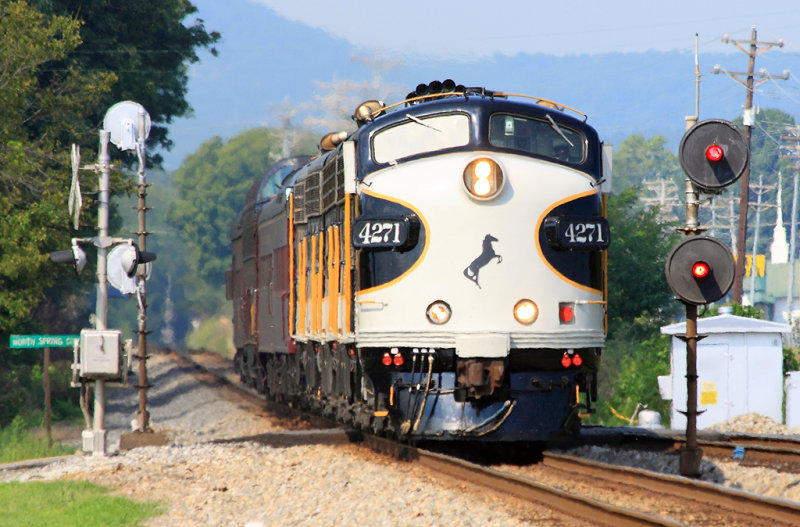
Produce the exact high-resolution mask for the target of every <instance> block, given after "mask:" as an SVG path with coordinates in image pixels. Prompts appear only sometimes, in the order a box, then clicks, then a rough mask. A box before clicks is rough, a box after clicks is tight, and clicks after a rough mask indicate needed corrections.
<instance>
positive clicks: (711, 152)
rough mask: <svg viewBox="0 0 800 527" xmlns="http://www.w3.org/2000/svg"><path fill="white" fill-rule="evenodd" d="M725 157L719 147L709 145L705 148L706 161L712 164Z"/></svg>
mask: <svg viewBox="0 0 800 527" xmlns="http://www.w3.org/2000/svg"><path fill="white" fill-rule="evenodd" d="M724 155H725V152H724V151H723V150H722V147H721V146H719V145H711V146H709V147H708V148H706V159H708V160H709V161H711V162H712V163H716V162H717V161H719V160H720V159H722V156H724Z"/></svg>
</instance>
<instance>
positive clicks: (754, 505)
mask: <svg viewBox="0 0 800 527" xmlns="http://www.w3.org/2000/svg"><path fill="white" fill-rule="evenodd" d="M542 463H543V464H544V465H545V466H548V467H552V468H555V469H558V470H565V471H571V472H580V473H581V474H582V475H586V474H589V475H590V477H595V478H596V477H602V478H605V479H610V480H613V481H615V482H620V483H625V484H628V485H633V486H636V487H640V488H643V489H646V490H648V491H649V492H656V493H657V492H663V493H665V494H669V495H673V496H678V497H680V498H681V499H690V500H692V501H697V502H702V503H713V504H714V505H717V506H720V507H724V508H726V509H730V510H733V511H736V513H737V514H747V515H753V516H759V517H763V518H765V519H768V520H769V523H770V524H772V525H775V524H776V523H777V522H786V524H787V525H797V522H798V519H800V504H797V503H794V502H790V501H785V500H780V499H776V498H770V497H765V496H758V495H755V494H750V493H748V492H744V491H741V490H737V489H732V488H728V487H722V486H720V485H715V484H713V483H708V482H705V481H697V480H693V479H688V478H683V477H679V476H670V475H666V474H659V473H657V472H650V471H647V470H641V469H637V468H630V467H620V466H617V465H607V464H605V463H598V462H594V461H589V460H586V459H580V458H575V457H571V456H565V455H561V454H551V453H548V452H545V453H544V455H543V460H542Z"/></svg>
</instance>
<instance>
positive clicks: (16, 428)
mask: <svg viewBox="0 0 800 527" xmlns="http://www.w3.org/2000/svg"><path fill="white" fill-rule="evenodd" d="M74 453H75V447H68V446H64V445H61V444H58V443H53V445H48V442H47V439H34V437H33V433H32V432H31V430H30V429H28V428H26V427H25V422H24V419H23V418H22V417H20V416H17V417H15V418H14V420H13V421H11V424H10V425H8V426H7V427H5V428H3V429H2V430H0V463H12V462H14V461H21V460H23V459H36V458H40V457H52V456H63V455H68V454H74Z"/></svg>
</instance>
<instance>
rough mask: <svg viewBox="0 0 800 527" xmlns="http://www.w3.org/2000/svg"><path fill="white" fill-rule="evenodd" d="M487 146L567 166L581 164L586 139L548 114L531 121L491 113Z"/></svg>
mask: <svg viewBox="0 0 800 527" xmlns="http://www.w3.org/2000/svg"><path fill="white" fill-rule="evenodd" d="M489 143H490V144H491V145H492V146H497V147H501V148H510V149H513V150H521V151H523V152H528V153H531V154H538V155H543V156H547V157H552V158H555V159H558V160H561V161H566V162H568V163H581V162H582V161H583V160H584V158H585V157H586V137H585V136H584V135H583V134H582V133H581V132H579V131H578V130H575V129H573V128H569V127H567V126H565V125H563V124H558V123H556V122H555V121H554V120H553V118H552V117H550V116H549V115H547V116H546V118H545V119H532V118H528V117H521V116H519V115H511V114H505V113H498V114H494V115H492V117H491V119H490V121H489Z"/></svg>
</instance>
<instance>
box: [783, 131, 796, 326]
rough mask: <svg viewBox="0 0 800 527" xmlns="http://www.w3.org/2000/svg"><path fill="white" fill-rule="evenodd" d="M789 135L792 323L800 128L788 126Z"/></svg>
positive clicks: (788, 297) (788, 306)
mask: <svg viewBox="0 0 800 527" xmlns="http://www.w3.org/2000/svg"><path fill="white" fill-rule="evenodd" d="M786 131H787V132H788V134H787V135H782V136H781V139H782V140H783V141H786V143H787V146H786V149H787V150H788V151H789V153H788V154H786V155H785V157H788V158H789V159H791V160H792V169H793V172H794V190H793V193H792V216H791V220H790V223H789V280H788V284H787V287H786V321H787V323H788V324H791V323H792V307H793V305H794V261H795V236H796V235H797V199H798V196H797V192H798V178H800V126H798V125H796V126H787V127H786Z"/></svg>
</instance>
